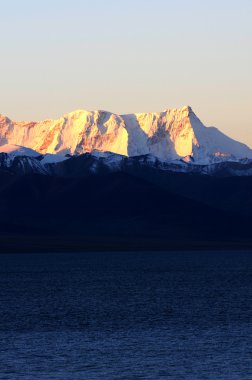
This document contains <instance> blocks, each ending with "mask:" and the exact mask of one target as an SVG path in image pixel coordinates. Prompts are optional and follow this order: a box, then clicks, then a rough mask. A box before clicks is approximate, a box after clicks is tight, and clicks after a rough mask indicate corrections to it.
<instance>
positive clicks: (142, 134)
mask: <svg viewBox="0 0 252 380" xmlns="http://www.w3.org/2000/svg"><path fill="white" fill-rule="evenodd" d="M5 144H15V145H20V146H24V147H27V148H30V149H33V150H35V151H36V152H39V153H40V154H47V153H51V154H61V155H66V154H72V155H74V154H82V153H86V152H93V151H100V152H112V153H116V154H120V155H124V156H139V155H145V154H150V155H152V156H154V157H157V158H158V159H159V160H161V161H172V160H177V159H183V158H184V157H192V158H193V161H194V162H197V163H203V164H205V163H211V162H216V161H220V160H235V159H241V158H252V150H251V149H249V148H248V147H247V146H246V145H244V144H241V143H239V142H237V141H235V140H233V139H231V138H229V137H227V136H226V135H224V134H223V133H221V132H220V131H219V130H218V129H216V128H213V127H205V126H204V124H203V123H202V122H201V121H200V120H199V118H198V117H197V116H196V115H195V113H194V112H193V110H192V108H191V107H190V106H184V107H182V108H179V109H176V108H172V109H166V110H165V111H163V112H149V113H135V114H126V115H117V114H114V113H111V112H107V111H102V110H97V111H86V110H76V111H74V112H70V113H67V114H65V115H64V116H63V117H61V118H59V119H57V120H50V119H48V120H44V121H40V122H16V121H12V120H10V119H8V118H7V117H5V116H3V115H0V146H2V145H5Z"/></svg>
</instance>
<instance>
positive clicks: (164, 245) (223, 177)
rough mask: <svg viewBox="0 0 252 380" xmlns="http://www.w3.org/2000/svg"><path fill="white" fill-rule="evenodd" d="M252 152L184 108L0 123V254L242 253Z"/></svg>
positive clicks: (247, 234)
mask: <svg viewBox="0 0 252 380" xmlns="http://www.w3.org/2000/svg"><path fill="white" fill-rule="evenodd" d="M251 217H252V150H251V149H250V148H249V147H247V146H246V145H244V144H241V143H239V142H237V141H234V140H232V139H231V138H229V137H227V136H225V135H224V134H222V133H221V132H220V131H218V130H217V129H216V128H213V127H205V126H204V125H203V124H202V123H201V121H200V120H199V119H198V118H197V116H196V115H195V114H194V112H193V111H192V109H191V108H190V107H183V108H182V109H171V110H166V111H164V112H161V113H146V114H132V115H122V116H120V115H115V114H112V113H109V112H104V111H95V112H87V111H76V112H73V113H70V114H67V115H65V116H64V117H62V118H60V119H59V120H55V121H53V120H46V121H43V122H15V121H11V120H10V119H9V118H7V117H5V116H1V117H0V251H5V250H7V251H8V250H11V251H15V252H16V251H18V250H24V251H29V250H31V251H36V250H44V251H46V250H64V249H68V250H75V249H78V250H83V249H105V248H106V247H107V249H119V250H120V249H157V248H160V249H172V248H177V247H183V248H184V249H188V248H190V247H195V246H199V247H202V246H204V247H207V248H209V247H211V246H214V247H230V246H233V247H240V246H242V247H243V246H244V247H252V239H251V220H252V218H251Z"/></svg>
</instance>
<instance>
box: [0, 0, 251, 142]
mask: <svg viewBox="0 0 252 380" xmlns="http://www.w3.org/2000/svg"><path fill="white" fill-rule="evenodd" d="M0 6H1V8H0V14H1V22H0V44H1V45H0V54H1V56H0V90H1V91H0V113H2V114H6V115H8V116H10V117H11V118H14V119H16V120H24V119H26V120H31V119H33V120H38V119H44V118H49V117H53V118H54V117H58V116H61V115H62V114H65V113H67V112H69V111H73V110H75V109H79V108H83V109H89V110H94V109H105V110H109V111H113V112H116V113H128V112H141V111H161V110H163V109H165V108H171V107H181V106H183V105H187V104H189V105H191V106H192V107H193V109H194V111H195V112H196V113H197V114H198V116H199V117H200V118H201V119H202V121H203V122H204V123H205V124H206V125H215V126H216V127H218V128H219V129H221V130H222V131H224V132H225V133H228V134H229V135H231V136H232V137H234V138H236V139H239V140H242V141H244V142H246V143H247V144H249V145H250V146H252V121H251V120H252V118H251V111H252V73H251V68H252V22H251V20H252V1H251V0H240V1H233V0H229V1H228V0H219V1H217V0H211V1H210V0H207V1H203V0H201V1H199V0H191V1H186V0H176V1H175V0H174V1H169V0H145V1H144V0H134V1H133V0H121V1H120V0H103V1H102V0H91V1H87V0H83V1H80V0H71V1H64V0H61V1H60V0H50V1H49V0H43V1H35V0H22V1H20V0H8V1H7V0H6V1H2V0H0Z"/></svg>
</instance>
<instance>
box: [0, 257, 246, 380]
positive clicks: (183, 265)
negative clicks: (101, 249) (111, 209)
mask: <svg viewBox="0 0 252 380" xmlns="http://www.w3.org/2000/svg"><path fill="white" fill-rule="evenodd" d="M251 301H252V253H249V252H247V253H245V252H232V253H231V252H186V253H183V252H172V253H171V252H170V253H165V252H163V253H160V252H151V253H150V252H148V253H147V252H146V253H144V252H142V253H133V252H132V253H82V254H34V255H28V254H27V255H25V254H16V255H12V254H8V255H7V254H6V255H5V254H2V255H0V342H1V345H0V379H15V380H16V379H25V380H29V379H34V380H35V379H73V380H74V379H88V380H92V379H108V380H111V379H118V380H119V379H125V380H130V379H151V380H159V379H174V380H176V379H193V380H194V379H200V380H203V379H213V380H216V379H218V380H222V379H227V380H232V379H242V380H247V379H248V380H251V379H252V311H251Z"/></svg>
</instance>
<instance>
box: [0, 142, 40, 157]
mask: <svg viewBox="0 0 252 380" xmlns="http://www.w3.org/2000/svg"><path fill="white" fill-rule="evenodd" d="M0 153H7V154H8V155H9V156H11V157H18V156H26V157H38V156H40V154H39V153H38V152H36V151H35V150H33V149H30V148H25V147H24V146H20V145H14V144H4V145H2V146H0Z"/></svg>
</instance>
